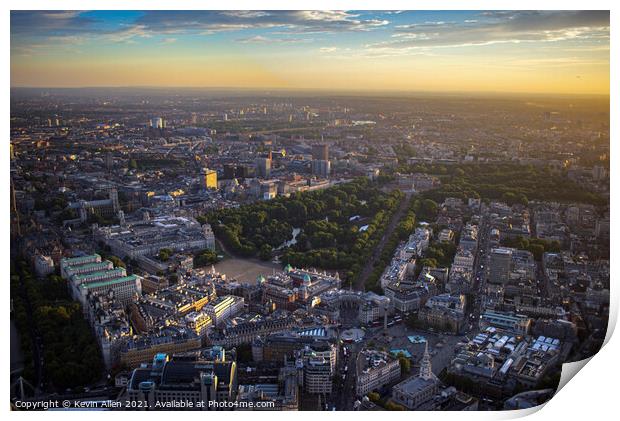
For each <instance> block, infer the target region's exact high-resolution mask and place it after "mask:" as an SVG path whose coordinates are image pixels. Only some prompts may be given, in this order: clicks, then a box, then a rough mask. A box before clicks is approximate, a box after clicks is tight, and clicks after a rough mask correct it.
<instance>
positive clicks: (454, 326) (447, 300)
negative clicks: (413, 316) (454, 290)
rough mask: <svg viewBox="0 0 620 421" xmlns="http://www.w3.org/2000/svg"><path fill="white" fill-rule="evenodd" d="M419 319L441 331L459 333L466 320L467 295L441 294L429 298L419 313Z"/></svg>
mask: <svg viewBox="0 0 620 421" xmlns="http://www.w3.org/2000/svg"><path fill="white" fill-rule="evenodd" d="M418 321H420V322H421V323H424V324H425V325H426V326H428V327H432V328H434V329H438V330H440V331H444V332H451V333H458V332H459V331H460V330H461V327H462V326H463V324H464V322H465V296H464V295H450V294H441V295H437V296H435V297H431V298H429V299H428V300H427V301H426V305H425V306H424V307H422V309H420V311H419V313H418Z"/></svg>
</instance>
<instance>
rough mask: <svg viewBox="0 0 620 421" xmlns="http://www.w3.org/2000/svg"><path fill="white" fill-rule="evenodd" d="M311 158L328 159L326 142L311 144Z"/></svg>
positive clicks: (316, 159) (317, 159)
mask: <svg viewBox="0 0 620 421" xmlns="http://www.w3.org/2000/svg"><path fill="white" fill-rule="evenodd" d="M312 159H313V160H315V161H329V145H328V144H326V143H320V144H315V145H312Z"/></svg>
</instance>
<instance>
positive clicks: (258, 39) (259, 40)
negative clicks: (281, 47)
mask: <svg viewBox="0 0 620 421" xmlns="http://www.w3.org/2000/svg"><path fill="white" fill-rule="evenodd" d="M235 41H236V42H240V43H242V44H267V43H270V44H272V43H278V44H297V43H300V42H310V41H313V40H312V39H310V38H272V37H264V36H262V35H254V36H251V37H245V38H237V39H235Z"/></svg>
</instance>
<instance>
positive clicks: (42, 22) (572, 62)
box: [11, 11, 610, 95]
mask: <svg viewBox="0 0 620 421" xmlns="http://www.w3.org/2000/svg"><path fill="white" fill-rule="evenodd" d="M609 71H610V65H609V12H606V11H548V12H542V11H541V12H538V11H514V12H512V11H492V12H484V11H440V12H433V11H89V12H76V11H13V12H11V86H13V87H19V86H30V87H106V86H153V87H212V88H218V87H227V88H234V87H239V88H252V89H270V88H279V89H328V90H330V89H331V90H402V91H436V92H451V91H455V92H467V91H470V92H532V93H557V94H605V95H608V94H609Z"/></svg>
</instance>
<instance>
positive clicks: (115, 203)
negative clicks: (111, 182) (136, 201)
mask: <svg viewBox="0 0 620 421" xmlns="http://www.w3.org/2000/svg"><path fill="white" fill-rule="evenodd" d="M108 195H109V198H110V201H111V202H112V208H113V209H114V213H118V211H119V210H120V208H121V207H120V205H119V203H118V190H116V189H115V188H111V189H110V190H109V192H108Z"/></svg>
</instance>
